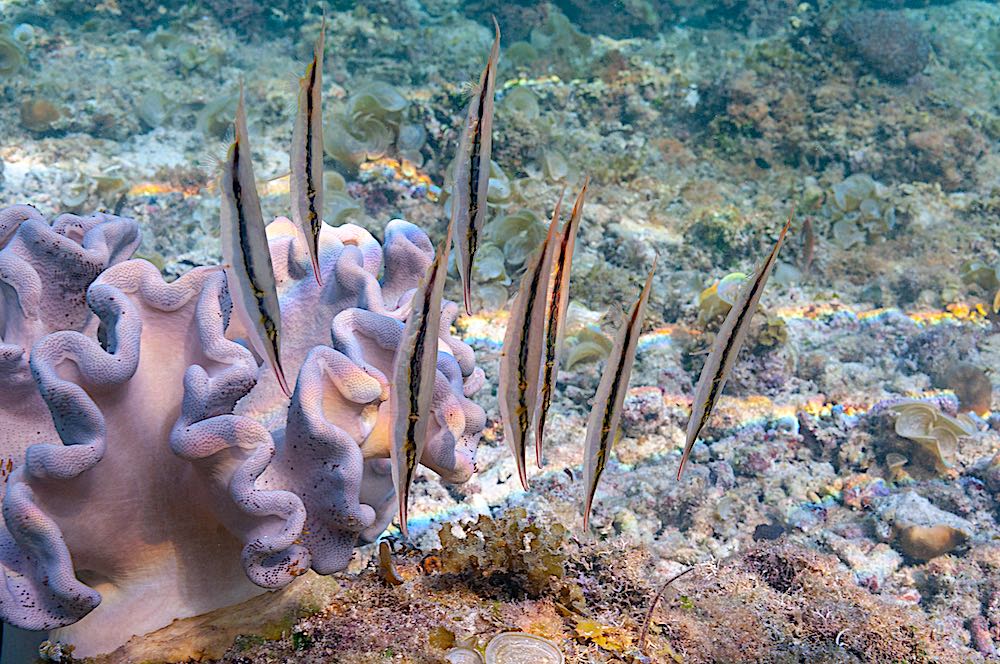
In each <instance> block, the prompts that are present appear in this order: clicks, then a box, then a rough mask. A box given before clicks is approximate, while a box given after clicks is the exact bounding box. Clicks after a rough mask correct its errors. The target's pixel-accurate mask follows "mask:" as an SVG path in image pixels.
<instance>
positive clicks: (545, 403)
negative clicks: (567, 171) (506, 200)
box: [535, 178, 590, 468]
mask: <svg viewBox="0 0 1000 664" xmlns="http://www.w3.org/2000/svg"><path fill="white" fill-rule="evenodd" d="M588 184H590V178H587V179H586V180H584V182H583V187H582V188H581V189H580V193H579V194H577V197H576V202H575V203H573V212H572V213H571V214H570V217H569V221H567V222H566V226H565V227H564V228H563V231H562V234H561V235H560V237H559V241H558V242H557V243H556V247H555V254H554V257H553V268H552V293H551V295H549V303H548V313H547V317H548V320H547V322H546V326H545V359H544V361H543V363H542V376H541V392H540V394H539V401H538V409H537V413H536V418H537V422H536V425H535V463H536V464H537V465H538V467H539V468H541V467H542V436H543V434H544V433H545V417H546V415H547V414H548V412H549V406H550V405H552V391H553V389H554V388H555V382H556V376H557V375H558V374H559V355H558V352H559V343H560V341H561V339H560V336H561V334H562V324H563V322H564V321H565V320H566V307H567V305H568V304H569V277H570V272H571V271H572V268H573V248H574V247H575V246H576V231H577V229H578V228H579V226H580V219H581V218H582V217H583V201H584V198H585V196H586V194H587V185H588Z"/></svg>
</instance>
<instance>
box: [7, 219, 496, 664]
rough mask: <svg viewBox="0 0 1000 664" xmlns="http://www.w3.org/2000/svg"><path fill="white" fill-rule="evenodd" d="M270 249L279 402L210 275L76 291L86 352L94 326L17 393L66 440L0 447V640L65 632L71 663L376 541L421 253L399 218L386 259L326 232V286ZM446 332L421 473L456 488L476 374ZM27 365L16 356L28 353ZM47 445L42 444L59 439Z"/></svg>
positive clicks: (297, 247)
mask: <svg viewBox="0 0 1000 664" xmlns="http://www.w3.org/2000/svg"><path fill="white" fill-rule="evenodd" d="M3 214H4V213H0V221H2V220H3V219H4V218H5V217H3ZM38 223H42V224H43V225H44V222H38ZM46 227H47V225H46ZM47 228H48V227H47ZM38 230H39V232H42V231H41V229H38ZM2 231H3V225H2V223H0V232H2ZM46 232H49V233H51V232H54V231H53V230H52V229H51V228H50V229H49V230H48V231H46ZM20 233H21V231H18V234H20ZM268 235H269V238H270V243H271V252H272V259H273V262H274V265H275V272H276V276H277V278H278V283H279V294H280V296H281V305H282V312H283V330H284V335H285V338H284V347H283V360H284V363H285V367H286V371H288V373H289V375H294V373H296V372H297V374H298V380H297V383H296V387H295V393H294V395H293V397H292V400H291V403H289V402H288V401H287V400H286V399H284V398H283V397H281V396H280V392H279V391H278V390H277V386H276V385H275V384H274V378H273V377H272V376H271V375H270V374H269V373H268V372H266V371H261V370H260V369H259V368H258V366H257V363H256V362H255V360H254V358H253V356H252V355H251V353H250V351H248V350H247V349H246V348H245V347H244V346H242V345H240V344H238V343H236V341H234V340H231V339H236V338H238V337H239V336H240V334H241V332H240V331H239V330H235V329H230V330H228V331H227V330H226V324H227V320H228V307H227V305H228V298H227V295H226V292H225V279H224V276H223V273H222V272H221V271H220V270H218V269H213V268H198V269H195V270H192V271H191V272H189V273H188V274H186V275H184V276H183V277H181V278H180V279H178V280H177V281H176V282H173V283H170V284H167V283H165V282H164V281H163V279H162V278H161V276H160V274H159V273H158V272H157V270H156V269H155V268H154V267H153V266H152V265H150V264H148V263H146V262H144V261H135V260H133V261H127V262H124V263H120V264H118V265H114V266H113V267H110V268H109V269H106V270H105V271H104V272H103V273H102V274H100V276H99V277H98V278H97V279H96V281H95V282H94V283H93V285H92V286H90V288H89V290H88V291H87V303H88V304H89V307H90V309H91V310H93V312H94V313H95V314H96V315H97V317H98V318H99V320H100V329H99V330H98V331H97V332H96V333H93V328H94V326H93V325H92V324H88V323H87V319H88V316H89V313H88V315H87V316H83V317H78V320H77V321H76V324H75V325H73V326H68V328H69V329H66V328H62V331H56V332H51V333H47V334H44V335H43V336H41V338H40V339H39V340H38V341H37V343H35V344H34V348H33V350H31V353H30V366H31V374H32V377H33V380H31V381H28V379H27V377H26V376H25V375H23V374H19V375H20V380H21V381H22V382H23V383H24V384H30V385H31V386H35V385H37V390H38V394H40V395H41V398H42V399H43V400H44V402H45V404H46V405H47V406H48V410H49V412H50V413H51V418H52V422H53V423H54V428H55V431H56V432H58V436H59V438H60V439H61V441H62V443H61V444H60V443H58V442H44V443H39V444H35V445H32V446H31V447H30V448H28V449H27V452H26V453H24V451H23V446H21V447H19V445H20V444H21V443H20V439H18V440H17V441H15V442H16V444H9V442H8V441H9V440H10V438H5V439H2V440H3V442H4V445H5V447H4V449H3V453H4V454H5V455H8V456H14V457H15V461H16V462H20V461H21V459H20V458H17V457H18V455H23V460H24V463H23V464H22V465H19V466H18V467H17V469H16V470H15V471H14V473H13V475H12V476H11V477H10V479H9V481H8V483H7V491H6V495H5V498H4V503H3V513H4V521H5V524H6V528H5V529H0V570H2V572H3V574H4V583H3V584H2V585H0V616H2V618H3V619H4V621H5V622H8V623H11V624H13V625H16V626H19V627H23V628H27V629H33V630H52V629H56V628H61V629H57V631H56V632H55V633H54V634H53V636H54V638H59V639H61V640H63V641H68V642H71V643H74V644H75V645H76V647H77V651H76V652H77V653H78V654H83V655H87V654H94V653H99V652H104V651H109V650H112V649H114V648H115V647H117V646H118V645H120V644H122V643H124V642H125V641H126V640H127V639H128V638H129V637H131V636H132V635H133V634H144V633H147V632H149V631H152V630H154V629H157V628H159V627H162V626H164V625H166V624H168V623H169V622H171V621H172V620H173V619H175V618H178V617H185V616H191V615H197V614H200V613H204V612H206V611H209V610H211V609H214V608H217V607H220V606H225V605H228V604H232V603H235V602H238V601H241V600H242V599H245V598H248V597H250V596H252V595H254V594H257V593H260V592H263V589H265V588H277V587H280V586H283V585H285V584H287V583H289V582H290V581H291V580H292V579H293V578H295V577H296V576H297V575H299V574H301V573H303V572H304V571H306V570H308V569H310V568H312V569H314V570H315V571H317V572H319V573H323V574H327V573H331V572H334V571H338V570H341V569H343V568H344V567H345V566H346V565H347V563H348V561H349V560H350V557H351V551H352V549H353V547H354V546H355V545H356V543H357V542H358V540H359V539H362V540H371V539H372V538H374V537H376V536H377V535H378V533H380V532H381V531H382V530H383V529H384V528H385V526H386V525H387V524H388V522H389V521H390V519H391V518H392V515H393V506H394V497H393V491H392V482H391V478H390V476H389V472H388V467H387V463H386V461H385V458H386V457H387V456H388V446H387V441H386V440H385V432H386V430H387V426H386V425H387V421H386V417H387V408H386V407H385V403H386V399H387V398H388V393H389V390H390V389H391V385H390V383H389V381H388V378H387V376H391V366H392V358H393V352H394V348H395V346H396V344H397V343H398V340H399V337H400V334H401V330H402V325H403V321H404V320H405V318H406V316H407V313H408V312H407V305H408V302H409V299H410V295H411V291H412V289H413V288H414V286H415V285H416V282H417V279H418V278H419V276H420V275H421V274H422V273H423V271H424V270H425V268H426V266H427V264H428V263H429V262H430V259H431V257H432V256H433V248H432V246H431V244H430V242H429V241H428V239H427V237H426V236H425V235H424V234H423V233H422V232H421V231H420V230H419V229H417V228H416V227H415V226H413V225H411V224H409V223H407V222H405V221H401V220H395V221H393V222H391V223H390V224H389V225H388V227H387V229H386V239H385V244H384V245H379V243H378V242H377V241H376V240H375V239H374V238H373V237H372V236H371V235H370V234H368V233H367V232H366V231H364V230H363V229H361V228H358V227H355V226H350V225H348V226H341V227H339V228H331V227H327V228H324V231H323V234H322V237H321V265H322V268H323V271H324V273H325V275H326V278H325V279H324V283H325V286H324V287H323V288H322V289H321V288H319V287H318V286H317V285H316V283H315V280H314V279H312V277H311V275H310V273H309V269H310V268H309V265H308V259H307V257H306V254H305V251H304V248H303V247H302V246H301V243H300V241H299V240H298V239H297V238H296V237H295V235H294V230H293V229H292V227H291V225H290V224H289V223H288V222H287V220H284V219H280V220H278V221H276V222H274V223H273V224H272V225H271V226H270V227H269V229H268ZM10 246H12V245H10ZM10 246H8V248H5V249H4V250H3V251H2V252H0V267H2V266H4V265H7V263H6V262H4V261H6V260H7V258H8V257H9V254H10V253H12V252H10V251H9V248H10ZM84 246H86V242H84ZM132 248H134V245H132V246H131V247H130V248H129V249H128V251H129V252H130V251H131V250H132ZM109 256H111V257H114V256H117V254H115V253H114V252H111V253H110V254H109ZM383 261H384V262H385V265H384V266H383ZM105 262H113V261H111V260H108V259H106V261H105ZM43 263H44V261H43ZM102 267H103V266H102ZM383 268H384V269H383ZM380 272H381V273H382V275H383V276H382V279H381V281H379V279H378V275H379V273H380ZM17 275H21V272H15V276H17ZM5 282H7V283H10V280H9V279H5ZM82 286H86V284H85V283H84V284H82ZM14 292H15V293H16V294H17V295H18V296H20V295H21V293H22V291H19V290H17V287H16V286H15V288H14ZM12 300H16V298H8V299H7V300H4V302H5V305H6V306H5V309H4V311H3V315H2V316H0V323H3V324H4V328H3V329H5V330H6V329H8V328H9V326H10V323H9V322H10V321H12V320H13V321H15V322H16V320H18V319H17V317H16V316H12V315H11V312H12V307H11V305H10V302H11V301H12ZM455 314H456V307H455V305H454V304H452V303H447V304H446V305H445V315H444V317H443V319H444V321H445V322H444V323H443V324H442V329H441V335H440V347H441V353H440V354H439V361H438V369H439V373H438V379H437V388H436V390H435V397H434V398H435V408H434V410H435V414H436V417H435V423H434V424H433V425H432V427H431V431H430V432H429V440H428V445H427V451H426V452H425V455H424V459H423V461H424V463H425V464H426V465H428V466H429V467H431V468H432V469H434V470H435V471H437V472H438V473H440V474H441V475H442V476H443V477H444V479H446V480H448V481H464V480H465V479H467V478H468V476H469V475H470V474H471V472H472V470H473V465H474V455H475V449H476V445H477V444H478V440H479V436H480V434H481V431H482V429H483V427H484V425H485V417H484V413H483V411H482V409H481V408H479V407H478V406H476V405H475V404H473V403H472V402H471V401H470V400H469V398H468V397H469V396H471V395H472V394H473V393H474V392H475V391H476V390H477V389H478V387H479V386H480V385H481V384H482V382H483V376H482V371H481V370H479V369H477V368H476V367H475V362H474V358H473V355H472V351H471V349H469V348H468V346H466V345H464V344H462V343H461V342H460V341H458V340H457V339H455V338H453V337H452V336H451V335H450V333H449V331H448V326H449V325H450V322H451V321H453V320H454V317H455ZM50 329H59V327H58V325H56V326H55V327H53V328H50ZM331 330H332V332H331ZM43 332H49V330H43ZM227 336H228V337H229V338H227ZM327 340H330V341H331V343H332V346H331V345H327V343H326V342H327ZM4 342H5V343H6V342H7V337H6V334H5V336H4ZM8 345H12V344H8ZM2 348H6V346H3V347H0V349H2ZM19 348H20V349H21V353H22V355H21V356H19V357H23V355H24V349H25V348H26V346H25V345H24V344H23V343H22V344H21V345H20V346H19ZM14 355H16V353H10V356H11V357H13V356H14ZM5 375H8V374H6V373H5ZM4 405H5V404H3V403H2V402H0V408H2V407H3V406H4ZM6 417H7V416H6V414H5V415H4V418H5V420H6ZM16 429H17V431H23V427H20V428H18V427H16ZM40 431H41V433H40V434H39V436H38V438H39V439H41V440H45V439H46V433H48V431H50V429H40ZM49 440H51V438H49ZM29 442H35V441H29ZM154 597H155V601H151V600H152V598H154Z"/></svg>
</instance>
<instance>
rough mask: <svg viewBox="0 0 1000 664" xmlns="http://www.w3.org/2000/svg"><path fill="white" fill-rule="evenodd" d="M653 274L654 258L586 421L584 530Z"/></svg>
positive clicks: (614, 431) (612, 438)
mask: <svg viewBox="0 0 1000 664" xmlns="http://www.w3.org/2000/svg"><path fill="white" fill-rule="evenodd" d="M655 272H656V259H655V258H654V259H653V266H652V267H651V268H649V274H648V275H647V276H646V285H645V286H643V287H642V293H641V294H640V295H639V299H637V300H636V301H635V302H634V303H633V304H632V308H631V309H630V310H629V313H628V316H627V317H626V318H625V321H624V322H623V323H622V326H621V328H620V329H619V330H618V333H617V334H616V335H615V343H614V346H612V347H611V354H610V355H608V362H607V364H606V365H605V367H604V374H603V375H602V376H601V383H600V385H599V386H598V387H597V394H596V396H594V405H593V407H592V408H591V410H590V418H589V419H588V420H587V435H586V437H585V439H584V448H583V449H584V452H583V483H584V487H585V490H586V492H587V494H586V499H585V503H584V506H583V529H584V530H586V529H587V528H588V527H589V526H590V509H591V507H592V506H593V504H594V494H595V493H597V483H598V482H599V481H600V479H601V474H602V473H603V472H604V468H605V467H606V466H607V465H608V457H609V456H610V455H611V446H612V445H613V444H614V442H615V437H616V436H617V434H618V423H619V421H620V420H621V416H622V404H624V403H625V393H626V392H627V391H628V381H629V378H631V376H632V365H633V364H635V351H636V349H637V348H638V344H639V332H641V331H642V319H643V317H644V316H645V314H646V303H647V302H648V301H649V291H650V288H651V287H652V285H653V274H654V273H655Z"/></svg>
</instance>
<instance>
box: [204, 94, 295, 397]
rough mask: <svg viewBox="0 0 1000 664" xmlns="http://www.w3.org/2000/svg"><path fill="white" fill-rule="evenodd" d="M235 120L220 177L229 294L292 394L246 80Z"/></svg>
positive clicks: (251, 338)
mask: <svg viewBox="0 0 1000 664" xmlns="http://www.w3.org/2000/svg"><path fill="white" fill-rule="evenodd" d="M235 125H236V132H235V137H234V139H233V143H232V145H230V146H229V151H228V152H227V153H226V159H225V162H224V163H223V165H222V176H221V182H220V189H221V190H222V213H221V218H220V227H221V231H222V257H223V262H224V263H225V264H226V275H227V277H228V283H229V294H230V297H231V298H232V301H233V311H234V312H235V314H236V317H237V318H238V319H239V321H240V322H241V323H242V324H243V327H244V328H245V329H246V332H247V336H248V337H249V342H250V345H251V346H252V347H253V349H254V350H255V351H256V352H257V354H258V355H259V356H260V357H261V358H263V360H264V362H266V363H267V364H268V365H270V367H271V369H272V370H273V371H274V375H275V376H276V377H277V379H278V385H279V386H281V390H282V391H283V392H284V393H285V395H286V396H289V397H290V396H292V392H291V390H289V389H288V382H287V381H286V380H285V373H284V371H283V370H282V368H281V308H280V305H279V304H278V291H277V289H276V286H275V280H274V268H273V267H272V266H271V252H270V251H269V249H268V246H267V235H266V234H265V232H264V215H263V213H262V212H261V209H260V198H259V197H258V196H257V185H256V181H255V180H254V176H253V164H252V163H251V162H250V140H249V138H248V135H247V115H246V109H245V107H244V104H243V86H242V85H241V86H240V103H239V105H238V106H237V107H236V123H235Z"/></svg>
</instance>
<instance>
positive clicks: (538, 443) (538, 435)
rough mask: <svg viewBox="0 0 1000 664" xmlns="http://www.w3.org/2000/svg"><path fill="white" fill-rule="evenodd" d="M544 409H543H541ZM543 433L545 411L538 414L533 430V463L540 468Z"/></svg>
mask: <svg viewBox="0 0 1000 664" xmlns="http://www.w3.org/2000/svg"><path fill="white" fill-rule="evenodd" d="M543 408H544V407H543ZM544 431H545V410H544V409H543V410H540V411H539V412H538V424H537V426H536V428H535V463H536V464H537V465H538V469H539V470H541V468H542V434H543V433H544Z"/></svg>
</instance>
